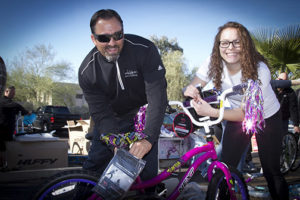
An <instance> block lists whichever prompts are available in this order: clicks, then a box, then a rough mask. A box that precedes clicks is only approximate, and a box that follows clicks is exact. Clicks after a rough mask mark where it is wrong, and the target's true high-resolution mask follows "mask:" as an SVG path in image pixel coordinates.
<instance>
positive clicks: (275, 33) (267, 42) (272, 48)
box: [252, 24, 300, 78]
mask: <svg viewBox="0 0 300 200" xmlns="http://www.w3.org/2000/svg"><path fill="white" fill-rule="evenodd" d="M252 38H253V40H254V42H255V45H256V48H257V49H258V51H259V52H260V53H261V54H262V55H263V56H265V58H266V59H267V60H268V62H269V64H270V65H271V69H270V70H271V73H272V74H273V76H277V75H278V73H280V72H287V73H288V74H290V77H291V78H299V77H300V76H299V70H300V25H299V24H298V25H294V26H288V27H285V28H282V29H270V28H269V29H268V28H261V29H259V30H257V31H255V32H253V33H252Z"/></svg>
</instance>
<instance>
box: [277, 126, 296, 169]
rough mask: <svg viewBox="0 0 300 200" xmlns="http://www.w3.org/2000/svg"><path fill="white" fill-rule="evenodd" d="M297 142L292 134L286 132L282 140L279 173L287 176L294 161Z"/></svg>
mask: <svg viewBox="0 0 300 200" xmlns="http://www.w3.org/2000/svg"><path fill="white" fill-rule="evenodd" d="M296 154H297V141H296V138H295V136H294V134H293V133H290V132H288V133H287V134H286V135H284V136H283V139H282V153H281V156H280V171H281V173H283V174H287V173H288V172H289V170H290V169H291V167H292V165H293V164H294V162H295V160H296V156H297V155H296Z"/></svg>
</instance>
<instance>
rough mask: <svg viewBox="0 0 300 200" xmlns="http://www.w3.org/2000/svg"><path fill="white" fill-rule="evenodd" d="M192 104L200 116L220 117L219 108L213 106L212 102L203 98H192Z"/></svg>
mask: <svg viewBox="0 0 300 200" xmlns="http://www.w3.org/2000/svg"><path fill="white" fill-rule="evenodd" d="M192 105H193V107H194V109H195V111H196V112H197V114H198V115H200V116H209V117H216V118H217V117H219V110H218V109H215V108H213V107H211V105H210V104H208V103H207V102H206V101H204V100H203V99H201V98H200V99H198V100H195V99H194V100H192Z"/></svg>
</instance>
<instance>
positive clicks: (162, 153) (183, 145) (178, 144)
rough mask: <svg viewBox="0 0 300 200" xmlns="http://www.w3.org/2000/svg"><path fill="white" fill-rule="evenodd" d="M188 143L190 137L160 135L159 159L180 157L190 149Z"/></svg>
mask: <svg viewBox="0 0 300 200" xmlns="http://www.w3.org/2000/svg"><path fill="white" fill-rule="evenodd" d="M188 145H189V141H188V139H183V138H179V137H166V138H163V137H160V138H159V143H158V152H159V153H158V154H159V159H178V158H180V157H181V156H182V155H183V154H184V153H186V152H187V151H188Z"/></svg>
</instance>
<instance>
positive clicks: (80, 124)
mask: <svg viewBox="0 0 300 200" xmlns="http://www.w3.org/2000/svg"><path fill="white" fill-rule="evenodd" d="M67 124H68V130H69V146H70V151H71V153H72V154H79V155H87V154H88V151H89V148H90V141H89V140H87V139H86V138H85V135H86V134H87V133H88V131H89V127H90V120H78V121H77V123H76V124H75V122H74V121H67Z"/></svg>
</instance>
